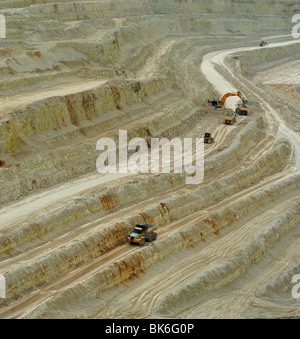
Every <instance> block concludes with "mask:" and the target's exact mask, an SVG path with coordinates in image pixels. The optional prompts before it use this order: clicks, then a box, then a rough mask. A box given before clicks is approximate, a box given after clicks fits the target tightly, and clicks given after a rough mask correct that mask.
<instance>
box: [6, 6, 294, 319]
mask: <svg viewBox="0 0 300 339" xmlns="http://www.w3.org/2000/svg"><path fill="white" fill-rule="evenodd" d="M298 13H300V4H299V1H297V0H278V1H273V0H266V1H259V0H253V1H248V0H239V1H233V0H222V1H216V0H210V1H205V0H158V1H157V0H110V1H109V0H107V1H96V0H89V1H87V0H62V1H59V0H24V1H21V0H5V1H3V0H1V1H0V14H1V15H2V16H3V17H4V18H5V27H6V37H5V38H1V39H0V192H1V194H0V276H1V277H2V280H1V281H2V283H3V281H4V286H2V291H3V288H4V290H5V296H3V295H2V298H1V299H0V318H1V319H5V318H25V319H36V318H98V319H116V318H124V319H141V318H148V319H153V318H155V319H170V318H174V319H199V318H200V319H207V318H247V319H248V318H300V298H297V297H295V295H293V294H292V290H293V288H294V289H295V284H296V282H295V281H293V277H294V276H295V275H300V61H299V60H300V59H299V55H300V39H295V38H294V37H293V36H292V34H291V31H292V27H293V25H295V24H293V23H292V17H293V16H294V15H295V14H298ZM262 40H264V41H267V43H268V45H267V46H264V47H260V42H261V41H262ZM236 91H240V92H241V93H242V94H243V96H244V97H245V98H246V99H247V100H248V104H247V105H248V109H249V114H248V116H245V115H237V118H236V123H235V124H233V125H226V124H225V123H224V115H225V114H226V112H233V111H234V110H235V107H236V104H237V103H239V102H240V98H238V97H229V98H228V99H227V101H226V103H225V106H224V107H223V108H218V109H216V108H214V107H212V106H209V105H208V100H213V99H216V100H220V99H221V97H222V96H223V95H224V94H225V93H230V92H236ZM121 130H122V131H127V133H128V140H130V139H132V138H136V137H139V138H143V139H145V140H147V143H148V146H149V149H150V148H151V140H152V139H153V138H168V139H170V140H171V139H173V138H180V139H181V140H182V141H183V140H184V139H187V138H192V139H196V138H202V137H203V135H204V134H205V133H207V132H209V133H211V135H212V137H213V138H214V142H213V143H212V144H204V179H203V182H201V183H198V184H187V182H186V179H187V177H188V176H190V174H187V173H186V172H184V171H183V172H182V173H175V171H170V173H132V172H127V173H120V172H117V173H106V174H100V173H99V172H98V171H97V168H96V163H97V159H98V157H99V156H100V154H101V152H100V151H99V150H97V147H96V146H97V142H98V140H99V139H100V138H111V139H114V140H117V137H118V135H119V131H121ZM192 151H193V153H194V155H195V153H196V149H195V147H194V148H193V149H192ZM143 223H147V224H155V225H158V226H159V228H158V231H157V233H158V237H157V240H155V241H153V242H147V243H146V245H145V246H143V247H142V246H135V245H132V244H129V242H128V234H129V233H130V232H131V231H132V230H133V228H134V227H135V225H136V224H143ZM299 293H300V288H299Z"/></svg>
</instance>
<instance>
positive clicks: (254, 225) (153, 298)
mask: <svg viewBox="0 0 300 339" xmlns="http://www.w3.org/2000/svg"><path fill="white" fill-rule="evenodd" d="M172 43H173V41H169V42H168V45H166V46H165V48H166V49H167V48H168V46H170V45H171V44H172ZM289 43H291V42H289ZM289 43H283V44H280V45H282V46H283V45H285V44H286V45H287V44H289ZM274 45H275V44H274ZM276 45H277V44H276ZM272 46H273V44H272V45H270V46H269V47H268V48H271V47H272ZM255 48H256V47H253V48H237V49H233V50H230V51H223V52H220V51H219V52H213V53H210V54H208V55H207V56H206V57H205V58H204V61H203V64H202V71H203V73H204V74H205V75H206V76H207V77H208V80H209V81H210V82H211V83H212V85H213V86H214V87H215V88H216V89H217V90H218V91H219V92H220V94H223V93H224V92H229V91H232V90H234V91H236V89H235V88H234V86H232V85H231V84H230V83H229V82H228V81H227V80H225V79H224V78H223V76H221V75H220V74H219V73H218V72H217V71H215V69H214V67H213V64H214V63H215V64H218V65H219V66H222V67H223V68H226V64H225V61H224V60H225V57H226V56H229V55H230V54H233V53H235V52H240V51H248V50H253V49H255ZM166 49H164V48H162V49H160V52H159V53H161V56H162V55H163V54H164V53H165V51H166ZM157 61H158V60H157V58H156V57H153V62H157ZM227 70H228V69H227ZM143 72H145V73H147V72H149V74H148V75H153V74H152V68H151V64H147V65H146V68H145V69H144V71H143ZM233 75H234V74H233ZM249 91H251V90H250V89H249ZM256 96H257V98H258V99H259V100H260V101H261V102H263V99H262V98H260V97H259V96H258V94H256ZM228 105H229V106H228V107H230V108H232V107H234V105H235V102H234V101H229V102H228ZM263 107H264V108H265V110H266V117H267V118H268V119H269V124H270V126H271V127H272V125H273V124H275V125H276V128H274V126H273V127H272V128H273V130H275V129H276V130H277V134H276V136H275V135H273V138H272V137H270V140H269V142H268V143H260V145H259V147H258V148H259V149H256V151H258V152H257V153H256V154H255V153H254V152H253V151H252V152H251V153H250V154H249V156H250V159H251V163H252V162H254V161H255V160H256V159H257V158H258V156H260V155H262V153H263V152H265V151H267V149H268V148H269V147H270V145H271V144H272V143H274V140H275V141H276V140H283V139H286V140H288V141H289V142H290V144H291V146H292V147H293V150H294V156H295V160H296V162H295V164H290V166H287V167H286V169H285V170H284V171H282V172H280V173H276V174H274V175H272V176H270V177H268V178H265V179H264V180H263V181H261V182H259V183H256V184H255V185H253V186H252V187H251V188H250V189H245V190H244V191H241V192H238V193H237V194H235V195H233V196H231V197H229V198H227V199H224V200H222V201H221V202H220V203H217V204H213V205H211V206H208V207H207V208H206V210H205V211H203V213H199V212H196V213H195V214H193V215H189V216H187V217H184V218H182V219H180V220H176V221H174V222H171V223H169V224H167V225H166V226H165V227H163V228H162V229H161V231H160V237H159V239H160V238H161V239H163V238H164V237H167V236H168V235H170V234H172V233H173V232H176V231H178V230H180V229H183V228H185V227H187V226H188V225H189V224H192V223H194V222H195V221H196V220H199V218H204V217H205V216H206V215H207V214H208V213H210V212H213V211H215V210H218V209H219V208H221V207H222V206H226V205H227V204H230V203H232V202H233V201H237V200H239V199H241V198H242V197H245V196H247V195H252V194H253V193H254V192H258V191H260V190H262V189H263V188H265V187H268V186H269V185H270V184H272V183H273V182H276V181H278V180H281V179H282V178H284V177H286V176H287V175H291V174H294V173H299V172H300V166H299V163H300V148H299V147H300V136H299V135H298V134H297V133H295V132H293V131H291V130H290V129H289V128H288V127H287V126H286V125H285V123H284V120H283V119H282V118H280V115H279V114H278V113H277V112H276V111H275V110H274V109H273V108H272V107H271V106H270V105H269V104H268V103H264V106H263ZM242 119H244V118H242ZM234 128H235V126H233V128H230V129H229V128H226V127H225V126H219V127H218V128H217V130H216V135H217V136H219V138H217V141H216V142H215V144H212V145H211V146H210V147H209V148H207V150H206V154H210V153H212V152H213V151H214V150H216V149H217V148H218V147H219V146H221V145H222V143H224V142H225V140H226V137H227V136H228V134H230V132H231V131H232V130H234ZM283 136H284V138H283ZM247 160H248V162H249V158H248V159H247ZM247 160H246V161H247ZM247 165H248V164H247ZM292 165H294V167H292ZM243 167H245V163H243V161H242V162H241V163H240V164H239V165H238V166H237V167H236V168H234V170H235V171H237V170H238V169H240V168H243ZM232 170H233V169H231V170H228V171H227V173H229V172H230V171H232ZM222 176H224V173H223V174H219V175H218V176H217V177H216V178H215V179H218V178H221V177H222ZM114 179H115V177H111V178H109V179H108V181H111V180H114ZM84 180H86V179H84ZM101 180H102V179H100V181H101ZM104 180H105V178H104ZM95 183H96V184H99V182H97V179H95ZM86 185H87V182H84V181H83V182H82V183H80V185H79V186H78V188H79V187H82V188H84V190H86V189H88V188H87V187H86ZM91 186H92V185H91ZM73 189H74V190H73V191H72V190H69V191H66V195H65V196H64V197H63V198H64V199H67V198H71V197H72V196H73V195H74V194H75V193H79V192H80V191H81V190H80V189H79V190H78V191H76V188H73ZM182 190H185V189H182V188H181V189H178V190H174V191H173V192H172V191H171V192H170V196H172V195H177V194H178V192H179V191H182ZM53 194H54V195H53V197H54V196H55V191H53ZM39 196H40V197H43V192H42V193H39V194H35V195H34V196H32V197H29V198H26V199H25V200H23V201H21V202H17V203H15V204H12V205H11V206H10V205H9V206H8V209H6V210H7V214H5V211H1V213H2V216H3V217H4V218H6V220H7V222H9V220H10V218H11V216H12V214H10V212H11V213H13V214H14V215H17V214H18V215H22V213H24V212H25V215H26V214H27V213H28V208H29V206H28V204H27V203H25V201H27V202H29V203H30V200H32V206H34V205H35V206H39V203H38V197H39ZM48 197H49V196H48ZM44 198H45V199H44V203H42V204H41V205H40V207H42V206H43V207H44V208H46V210H47V209H48V207H49V206H47V201H46V200H47V196H44ZM27 199H28V200H27ZM297 200H298V199H297V198H295V197H294V196H293V197H289V198H288V199H286V200H284V201H280V202H278V203H277V204H276V205H275V206H276V210H275V207H274V208H273V209H272V210H271V211H268V210H267V211H263V212H261V213H260V214H259V215H258V216H257V217H256V218H254V219H253V220H250V221H248V222H247V223H245V225H243V226H242V228H241V229H240V230H239V231H238V232H233V231H232V230H230V232H229V233H227V234H226V235H225V236H224V237H223V236H222V237H221V238H220V239H219V240H218V241H214V242H213V243H214V249H213V251H212V252H211V247H210V246H208V247H207V248H206V250H205V251H204V252H202V251H201V253H199V256H198V258H197V260H196V261H195V262H193V263H192V264H191V263H190V262H189V260H190V258H188V259H187V260H183V261H182V262H180V264H179V265H178V271H177V272H176V274H174V276H172V283H170V274H171V272H173V271H172V269H170V270H169V271H165V272H164V273H163V272H161V275H159V276H158V277H155V278H154V277H153V279H151V280H149V281H148V282H147V285H148V286H149V289H147V291H148V292H149V294H148V295H147V296H146V295H145V292H143V290H144V288H145V285H143V286H142V288H141V290H140V291H139V290H136V296H134V297H133V298H132V299H131V297H132V295H130V294H129V295H126V292H125V293H123V294H121V295H120V296H119V297H120V301H121V302H120V303H121V304H122V303H124V305H126V303H127V307H126V309H125V307H124V309H122V307H120V308H119V309H118V311H119V312H121V314H122V313H123V314H124V317H125V316H126V315H125V314H128V313H126V312H128V303H129V304H131V305H132V309H133V310H132V312H134V309H135V307H137V306H140V305H141V304H142V305H143V306H145V308H147V309H148V310H149V314H147V315H146V316H150V313H151V311H153V312H154V313H155V310H154V306H155V303H156V302H157V300H158V299H159V298H160V297H161V295H163V294H165V293H167V292H168V293H169V292H170V291H171V290H175V289H176V288H177V287H178V286H179V285H180V284H182V283H183V280H184V279H183V277H184V278H186V277H187V275H186V273H187V271H189V270H194V272H196V271H197V273H198V272H199V269H201V267H203V260H206V258H207V255H209V257H210V260H211V264H212V265H214V264H215V263H214V262H215V260H216V259H217V258H219V259H222V258H223V256H224V253H225V254H227V252H228V251H234V250H235V246H236V244H240V242H241V241H245V237H246V235H248V232H250V231H249V230H251V232H253V234H255V232H258V233H259V232H260V231H261V229H262V228H263V227H265V225H266V224H268V223H269V222H270V221H271V220H273V218H274V216H276V215H278V214H279V213H280V212H282V211H284V210H285V209H287V208H288V207H289V206H290V205H291V204H292V203H294V202H295V201H297ZM49 202H52V203H53V204H54V205H53V206H57V205H58V202H57V201H55V199H52V200H51V199H50V200H48V203H49ZM146 203H147V202H146ZM18 206H19V208H20V213H17V212H16V209H15V208H16V207H17V208H18ZM35 208H36V209H38V208H37V207H35ZM49 210H51V208H50V209H49ZM27 216H28V217H29V216H30V215H29V214H27ZM114 218H116V217H114ZM25 219H26V217H25V218H23V219H20V220H21V221H20V220H17V219H15V221H16V222H23V221H24V220H25ZM108 219H109V217H108ZM116 220H117V219H113V218H112V219H111V220H109V222H113V221H116ZM258 221H259V222H258ZM243 232H246V233H243ZM297 241H298V240H295V243H296V242H297ZM220 242H221V243H222V246H220ZM298 242H299V241H298ZM295 248H297V246H296V247H295ZM135 250H136V248H134V247H128V245H127V244H125V245H120V246H118V247H116V248H114V249H112V250H111V251H109V252H108V253H105V254H103V255H102V256H101V257H99V258H97V259H95V260H93V261H92V262H89V263H87V264H85V265H83V266H82V267H79V268H77V269H75V270H73V271H71V272H69V273H68V274H66V275H64V276H62V277H61V278H59V279H57V280H55V281H54V282H53V283H50V284H47V285H46V286H42V287H41V288H40V289H38V290H37V291H34V292H32V293H29V294H27V295H25V296H24V297H22V298H21V299H20V300H17V301H13V302H12V303H11V304H9V305H7V306H4V307H2V309H0V315H1V317H3V318H6V317H7V318H16V317H25V316H27V315H28V314H29V313H30V312H32V311H33V310H34V309H35V308H36V307H38V306H39V305H40V304H42V303H43V302H45V301H46V300H48V299H49V298H51V297H52V296H53V294H56V293H58V292H60V291H63V290H64V289H66V288H68V287H69V286H72V285H74V284H75V283H77V282H82V281H84V280H85V279H86V278H87V277H88V276H89V275H91V274H93V273H94V272H97V271H99V270H100V269H102V268H104V267H106V266H108V265H110V264H112V263H114V262H115V261H117V260H119V259H120V258H123V257H125V256H126V255H127V254H130V253H131V252H133V251H135ZM28 255H29V256H30V252H29V253H28ZM23 260H25V261H26V253H25V255H24V258H23ZM205 269H207V267H205ZM272 273H273V274H274V272H272ZM189 278H192V274H191V275H190V276H189ZM265 279H266V277H265ZM158 281H159V282H158ZM152 284H154V286H156V287H155V289H151V288H150V286H153V285H152ZM255 286H256V285H255ZM252 288H253V286H252ZM148 292H147V293H148ZM129 297H130V299H129ZM127 298H128V299H127ZM223 311H224V310H223ZM189 312H190V313H188V315H191V314H193V310H190V311H189ZM96 314H97V316H101V317H107V316H112V317H113V316H115V313H114V312H110V310H108V311H107V312H102V313H101V312H98V313H96Z"/></svg>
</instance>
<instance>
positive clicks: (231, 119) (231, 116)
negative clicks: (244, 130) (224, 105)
mask: <svg viewBox="0 0 300 339" xmlns="http://www.w3.org/2000/svg"><path fill="white" fill-rule="evenodd" d="M224 119H225V124H226V125H233V124H234V123H235V122H236V114H235V113H233V112H232V113H231V112H228V113H226V115H225V117H224Z"/></svg>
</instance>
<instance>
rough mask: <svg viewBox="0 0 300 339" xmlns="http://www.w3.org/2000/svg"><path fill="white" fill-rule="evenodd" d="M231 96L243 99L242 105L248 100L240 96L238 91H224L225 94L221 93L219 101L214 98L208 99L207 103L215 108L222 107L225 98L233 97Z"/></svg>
mask: <svg viewBox="0 0 300 339" xmlns="http://www.w3.org/2000/svg"><path fill="white" fill-rule="evenodd" d="M233 96H238V97H239V98H241V100H242V101H243V106H244V107H246V105H247V103H248V101H247V100H246V99H245V98H244V97H243V96H242V93H241V92H240V91H237V92H233V93H226V94H225V95H223V97H222V99H221V100H220V101H216V100H213V101H208V105H209V106H214V107H215V108H222V107H224V105H225V102H226V99H227V98H229V97H233Z"/></svg>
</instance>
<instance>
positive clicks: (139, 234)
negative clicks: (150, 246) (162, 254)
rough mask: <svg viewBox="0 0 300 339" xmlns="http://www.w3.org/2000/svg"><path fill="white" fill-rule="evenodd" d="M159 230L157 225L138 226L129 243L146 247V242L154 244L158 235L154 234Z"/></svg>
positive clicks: (130, 235)
mask: <svg viewBox="0 0 300 339" xmlns="http://www.w3.org/2000/svg"><path fill="white" fill-rule="evenodd" d="M157 229H158V226H157V225H148V224H142V225H136V226H135V228H134V230H133V232H132V233H131V234H129V236H128V241H129V243H131V244H138V245H140V246H144V245H145V243H146V241H148V242H152V241H154V240H156V238H157V233H156V232H154V231H156V230H157Z"/></svg>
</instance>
